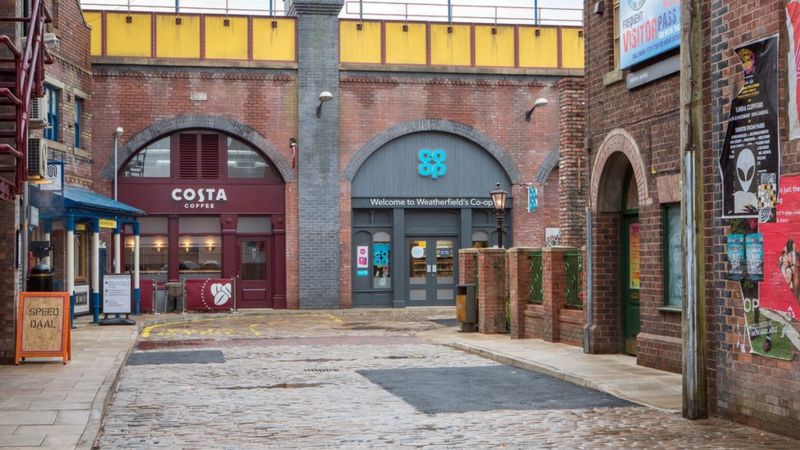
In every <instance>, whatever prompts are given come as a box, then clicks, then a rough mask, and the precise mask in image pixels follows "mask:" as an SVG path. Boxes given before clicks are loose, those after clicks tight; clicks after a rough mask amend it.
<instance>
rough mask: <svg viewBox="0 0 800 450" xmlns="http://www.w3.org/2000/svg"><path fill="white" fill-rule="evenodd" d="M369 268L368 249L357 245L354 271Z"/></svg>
mask: <svg viewBox="0 0 800 450" xmlns="http://www.w3.org/2000/svg"><path fill="white" fill-rule="evenodd" d="M368 268H369V247H368V246H366V245H359V246H357V247H356V269H368Z"/></svg>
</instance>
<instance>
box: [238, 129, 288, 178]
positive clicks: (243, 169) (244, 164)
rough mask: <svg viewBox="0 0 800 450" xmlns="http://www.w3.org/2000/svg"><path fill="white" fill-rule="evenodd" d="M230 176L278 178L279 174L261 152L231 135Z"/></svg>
mask: <svg viewBox="0 0 800 450" xmlns="http://www.w3.org/2000/svg"><path fill="white" fill-rule="evenodd" d="M228 178H277V175H276V174H275V172H274V170H273V169H272V167H270V165H269V163H268V162H267V160H266V159H264V157H263V156H261V154H260V153H258V152H257V151H255V150H253V149H252V148H250V146H248V145H247V144H245V143H244V142H242V141H239V140H237V139H234V138H232V137H229V138H228Z"/></svg>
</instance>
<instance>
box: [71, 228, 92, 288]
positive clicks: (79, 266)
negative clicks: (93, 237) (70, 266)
mask: <svg viewBox="0 0 800 450" xmlns="http://www.w3.org/2000/svg"><path fill="white" fill-rule="evenodd" d="M79 226H80V225H79ZM73 236H74V237H73V239H74V240H75V254H74V255H73V258H74V260H73V262H74V264H75V265H74V267H75V281H76V282H78V283H85V282H86V281H88V280H89V232H88V231H87V230H76V231H75V234H74V235H73Z"/></svg>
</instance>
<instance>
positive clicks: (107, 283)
mask: <svg viewBox="0 0 800 450" xmlns="http://www.w3.org/2000/svg"><path fill="white" fill-rule="evenodd" d="M131 292H132V290H131V276H130V274H127V273H125V274H106V275H104V276H103V314H130V313H131Z"/></svg>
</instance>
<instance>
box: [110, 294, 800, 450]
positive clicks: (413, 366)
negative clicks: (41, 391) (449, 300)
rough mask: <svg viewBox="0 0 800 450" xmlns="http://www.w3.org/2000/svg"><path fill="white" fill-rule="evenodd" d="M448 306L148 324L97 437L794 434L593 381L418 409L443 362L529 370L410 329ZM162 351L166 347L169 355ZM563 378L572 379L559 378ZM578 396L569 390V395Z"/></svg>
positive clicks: (661, 444) (214, 440) (384, 443)
mask: <svg viewBox="0 0 800 450" xmlns="http://www.w3.org/2000/svg"><path fill="white" fill-rule="evenodd" d="M451 314H452V313H450V314H447V313H446V312H445V311H443V310H434V309H430V310H426V309H421V310H409V311H403V312H400V313H381V312H376V313H361V312H344V313H339V312H335V313H331V314H328V313H305V314H291V313H285V314H271V315H266V316H241V317H228V318H216V319H215V318H212V319H203V320H196V321H193V322H182V323H164V324H159V325H156V326H152V327H148V328H146V329H144V330H143V332H142V335H141V336H140V341H139V342H138V344H137V347H136V349H135V351H134V353H132V355H131V360H130V361H129V365H128V366H127V367H125V368H124V370H123V373H122V376H121V379H120V381H119V385H118V388H117V392H116V394H115V395H114V397H113V399H112V403H111V404H110V406H109V408H108V411H107V414H106V418H105V419H104V423H103V426H102V429H101V433H100V436H99V438H98V441H97V443H96V447H98V448H320V447H337V448H373V447H374V448H400V447H424V448H490V447H491V448H495V447H500V448H595V447H614V448H623V447H639V448H642V447H646V448H653V447H656V448H671V449H672V448H747V449H753V448H787V449H788V448H797V446H798V443H797V442H796V441H792V440H790V439H786V438H781V437H777V436H774V435H771V434H768V433H764V432H761V431H758V430H755V429H751V428H747V427H744V426H741V425H737V424H732V423H728V422H725V421H721V420H707V421H698V422H690V421H686V420H684V419H682V418H681V417H680V415H679V414H677V413H674V412H671V411H662V410H657V409H652V408H648V407H642V406H638V405H631V404H627V403H625V402H621V401H618V402H617V401H616V399H613V398H611V397H610V396H606V395H605V394H599V393H595V392H594V391H591V392H589V393H590V394H592V396H594V395H595V394H596V395H597V396H598V400H597V401H598V402H600V404H606V403H608V401H609V399H611V400H612V402H611V403H608V404H609V405H610V406H599V407H598V406H596V405H595V406H591V405H589V406H579V407H574V406H570V408H569V409H564V406H563V405H559V402H558V401H556V402H555V403H553V404H550V405H549V406H547V405H544V406H541V405H540V406H538V407H536V409H525V408H520V407H519V402H513V401H511V402H509V404H508V406H507V407H504V406H503V405H496V406H493V407H492V408H493V409H491V410H479V408H475V407H474V405H475V402H472V403H471V402H470V401H469V400H470V399H469V398H462V399H459V398H456V399H445V400H446V401H443V402H442V403H441V405H440V404H436V405H432V406H429V408H434V409H437V408H439V406H441V409H443V410H447V411H449V410H451V409H452V410H459V411H460V412H433V413H432V412H431V410H430V409H426V408H422V409H418V408H417V407H415V406H414V404H416V405H417V406H419V401H416V403H415V400H413V399H414V398H417V399H418V400H419V399H420V398H421V399H422V400H423V401H424V400H425V398H426V397H431V398H435V397H436V396H435V394H436V392H434V391H435V390H441V389H443V388H446V387H447V386H443V385H442V384H441V383H439V384H436V383H435V376H436V374H437V373H439V372H441V371H443V370H446V371H451V372H447V373H463V374H468V375H469V374H472V375H469V376H477V377H478V378H472V381H471V383H472V385H471V386H470V388H469V389H473V388H474V389H476V392H477V390H479V389H478V388H480V387H481V386H482V385H484V384H490V382H495V381H497V380H491V379H489V378H488V377H484V378H480V376H481V375H480V374H481V373H490V372H491V371H493V370H504V371H505V372H503V373H506V374H507V375H508V377H509V379H516V378H514V377H517V376H528V374H529V373H527V372H525V371H523V370H522V369H514V368H510V367H508V366H501V365H499V364H497V363H494V362H492V361H489V360H487V359H483V358H481V357H478V356H474V355H471V354H467V353H463V352H460V351H457V350H454V349H451V348H449V347H446V346H442V345H436V344H433V343H431V342H429V341H426V340H425V339H424V338H422V337H421V336H418V333H420V332H421V331H425V330H431V329H434V328H437V327H442V326H452V323H451V322H449V321H447V320H444V319H449V318H451V317H452V316H451ZM434 320H438V321H434ZM200 350H203V351H207V350H212V351H214V350H216V351H221V354H222V355H223V356H224V362H221V363H220V362H209V363H202V362H201V361H200V360H201V359H202V357H203V355H205V354H218V352H202V353H201V352H199V351H200ZM161 352H181V353H182V354H183V355H188V357H189V359H191V358H196V359H197V360H194V361H188V362H192V363H188V364H169V363H168V364H163V363H161V362H163V361H156V358H154V356H155V355H157V354H159V353H161ZM174 356H176V359H175V361H177V356H180V355H179V354H178V353H174ZM402 370H405V372H399V371H402ZM452 371H456V372H452ZM487 371H489V372H487ZM523 372H524V373H523ZM393 373H395V374H400V375H402V376H400V377H395V378H399V380H398V379H395V380H394V381H391V380H390V381H387V382H385V383H384V382H381V385H386V386H388V385H391V384H392V383H395V385H396V384H397V383H398V382H400V384H402V381H403V380H402V379H403V378H404V377H405V376H406V375H405V374H409V375H408V376H416V375H414V374H423V375H424V376H427V377H428V378H424V377H423V378H419V379H420V380H433V381H432V382H431V383H430V384H428V383H427V382H426V383H417V385H413V383H412V385H411V386H406V387H405V389H406V390H405V391H404V392H405V394H403V398H406V399H408V398H411V399H412V400H411V401H410V402H407V401H406V400H404V399H403V398H401V397H399V396H396V395H395V394H393V393H391V392H389V391H387V390H386V389H384V388H383V387H382V386H381V385H379V384H376V383H374V382H373V381H371V380H372V379H381V378H380V377H384V378H383V379H390V378H391V375H392V374H393ZM491 373H493V372H491ZM425 374H427V375H425ZM387 376H389V378H386V377H387ZM539 377H541V376H539ZM440 381H441V380H440ZM501 381H502V380H501ZM445 385H446V383H445ZM531 389H534V390H535V389H536V386H533V385H529V384H518V385H516V386H510V387H506V388H505V391H506V392H507V393H509V394H510V395H506V396H505V397H509V398H510V399H511V400H513V398H514V397H520V398H523V397H525V396H526V395H527V394H529V390H531ZM569 389H583V388H578V387H577V386H574V385H569ZM569 389H564V390H563V391H559V392H558V394H557V397H558V396H559V395H561V396H563V398H564V401H565V402H566V400H567V399H568V397H569V395H568V394H567V393H566V391H567V390H569ZM462 392H463V391H462ZM466 392H469V390H467V391H466ZM536 395H539V394H536ZM601 395H602V396H605V397H603V398H600V397H599V396H601ZM415 396H416V397H415ZM465 397H469V395H465ZM583 397H586V395H583V394H581V395H577V398H578V399H579V401H582V400H581V398H583ZM498 401H501V400H498ZM603 402H606V403H603ZM613 402H617V403H618V404H612V403H613ZM412 403H413V404H412ZM448 408H449V409H448ZM437 410H438V409H437Z"/></svg>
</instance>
